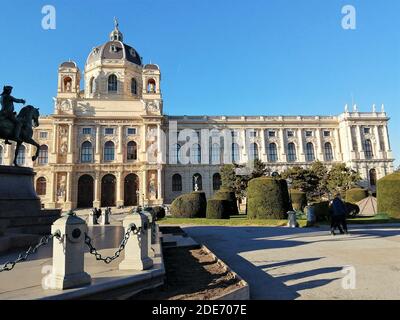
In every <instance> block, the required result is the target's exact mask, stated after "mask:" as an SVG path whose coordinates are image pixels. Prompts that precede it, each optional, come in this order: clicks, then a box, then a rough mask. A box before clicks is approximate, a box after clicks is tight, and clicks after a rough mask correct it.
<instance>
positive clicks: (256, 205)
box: [247, 177, 291, 219]
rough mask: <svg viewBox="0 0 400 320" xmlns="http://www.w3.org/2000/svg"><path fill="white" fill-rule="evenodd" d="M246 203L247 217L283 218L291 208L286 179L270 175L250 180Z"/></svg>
mask: <svg viewBox="0 0 400 320" xmlns="http://www.w3.org/2000/svg"><path fill="white" fill-rule="evenodd" d="M247 205H248V207H247V216H248V218H249V219H285V218H286V217H287V212H288V211H289V210H290V209H291V206H290V203H289V192H288V189H287V183H286V181H285V180H278V179H275V178H270V177H261V178H256V179H253V180H251V181H250V182H249V184H248V189H247Z"/></svg>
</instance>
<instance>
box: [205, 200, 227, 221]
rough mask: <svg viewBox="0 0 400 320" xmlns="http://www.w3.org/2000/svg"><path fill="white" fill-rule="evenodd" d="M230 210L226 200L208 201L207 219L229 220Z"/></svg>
mask: <svg viewBox="0 0 400 320" xmlns="http://www.w3.org/2000/svg"><path fill="white" fill-rule="evenodd" d="M231 209H232V204H231V202H230V201H228V200H216V199H211V200H208V202H207V219H229V218H230V212H231Z"/></svg>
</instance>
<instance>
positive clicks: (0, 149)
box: [0, 146, 4, 165]
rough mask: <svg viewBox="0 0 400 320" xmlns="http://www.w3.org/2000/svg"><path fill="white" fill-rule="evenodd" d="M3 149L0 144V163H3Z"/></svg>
mask: <svg viewBox="0 0 400 320" xmlns="http://www.w3.org/2000/svg"><path fill="white" fill-rule="evenodd" d="M3 157H4V149H3V147H2V146H0V165H1V164H3Z"/></svg>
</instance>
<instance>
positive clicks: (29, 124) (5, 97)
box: [0, 86, 40, 167]
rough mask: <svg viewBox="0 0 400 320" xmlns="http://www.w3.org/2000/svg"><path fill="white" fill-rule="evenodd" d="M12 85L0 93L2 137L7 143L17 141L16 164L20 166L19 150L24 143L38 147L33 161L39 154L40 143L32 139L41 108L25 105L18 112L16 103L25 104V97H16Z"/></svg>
mask: <svg viewBox="0 0 400 320" xmlns="http://www.w3.org/2000/svg"><path fill="white" fill-rule="evenodd" d="M12 89H13V88H12V87H10V86H5V87H4V90H3V93H2V94H1V95H0V103H1V111H0V139H4V140H5V143H6V144H11V143H10V141H15V142H16V143H17V145H16V147H15V156H14V165H15V166H16V167H18V164H17V157H18V152H19V149H20V147H21V145H22V144H23V143H28V144H31V145H33V146H35V147H36V154H35V155H34V156H33V157H32V160H33V161H36V159H37V158H38V156H39V150H40V145H39V144H38V143H37V142H35V141H34V140H33V139H32V136H33V127H38V126H39V116H40V114H39V109H38V108H35V107H33V106H30V105H28V106H25V107H23V108H22V110H21V111H20V112H19V114H18V115H17V113H16V112H15V109H14V103H21V104H25V100H24V99H16V98H14V97H13V96H12V95H11V93H12Z"/></svg>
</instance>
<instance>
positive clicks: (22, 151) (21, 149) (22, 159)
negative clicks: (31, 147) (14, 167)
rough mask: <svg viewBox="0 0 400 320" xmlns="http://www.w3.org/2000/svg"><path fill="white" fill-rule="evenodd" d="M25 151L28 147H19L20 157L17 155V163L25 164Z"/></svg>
mask: <svg viewBox="0 0 400 320" xmlns="http://www.w3.org/2000/svg"><path fill="white" fill-rule="evenodd" d="M25 152H26V148H25V146H24V145H21V146H20V147H19V152H18V157H17V164H18V165H19V166H23V165H24V164H25Z"/></svg>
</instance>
